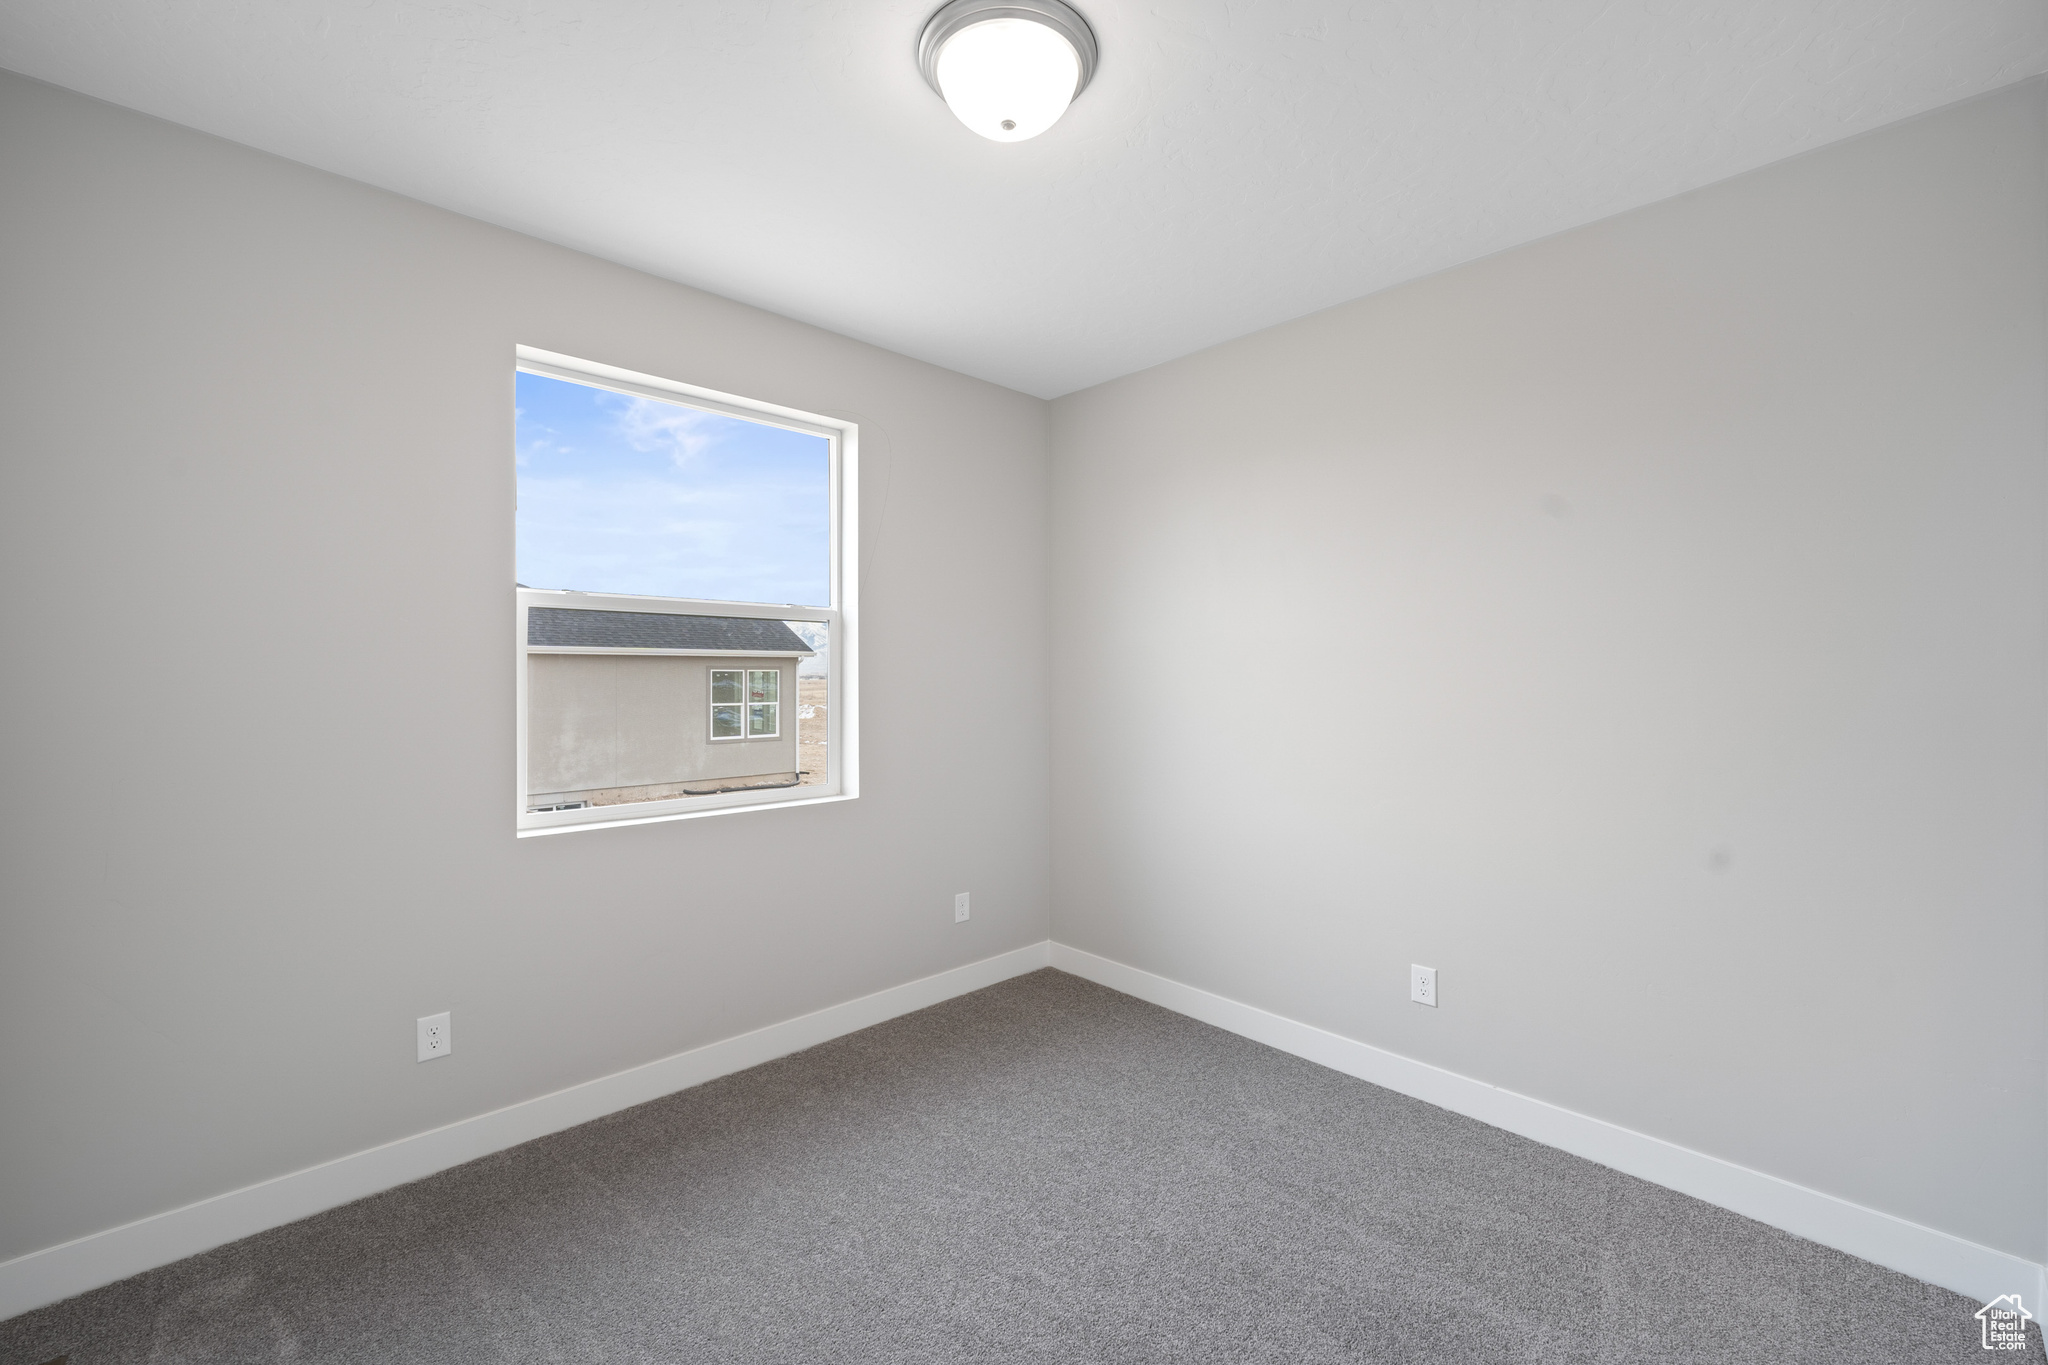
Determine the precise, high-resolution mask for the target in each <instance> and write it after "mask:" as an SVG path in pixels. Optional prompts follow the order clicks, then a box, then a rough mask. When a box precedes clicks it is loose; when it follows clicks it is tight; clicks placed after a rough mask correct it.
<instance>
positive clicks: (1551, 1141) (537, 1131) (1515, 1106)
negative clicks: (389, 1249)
mask: <svg viewBox="0 0 2048 1365" xmlns="http://www.w3.org/2000/svg"><path fill="white" fill-rule="evenodd" d="M1047 965H1050V966H1054V967H1058V968H1059V969H1061V970H1062V971H1067V972H1072V973H1073V974H1074V975H1076V976H1080V977H1085V978H1087V979H1088V980H1090V981H1094V982H1097V983H1099V984H1101V985H1104V986H1108V987H1109V988H1111V989H1112V990H1118V991H1122V992H1123V993H1124V994H1126V995H1132V996H1136V997H1137V998H1138V999H1140V1000H1147V1001H1150V1002H1151V1003H1153V1004H1155V1005H1161V1006H1164V1007H1165V1008H1167V1009H1170V1010H1173V1011H1175V1012H1176V1013H1179V1014H1185V1015H1187V1016H1189V1017H1190V1018H1194V1019H1199V1020H1201V1021H1202V1022H1204V1023H1207V1024H1214V1025H1216V1026H1217V1027H1218V1028H1223V1029H1228V1030H1229V1031H1230V1032H1232V1033H1236V1034H1240V1035H1242V1036H1244V1037H1246V1038H1251V1039H1254V1040H1255V1041H1258V1042H1261V1043H1264V1044H1266V1045H1267V1046H1269V1047H1275V1048H1278V1049H1280V1050H1281V1051H1282V1052H1289V1053H1292V1054H1294V1055H1295V1056H1297V1057H1303V1058H1306V1059H1308V1060H1309V1061H1312V1062H1316V1063H1318V1064H1320V1065H1323V1066H1327V1067H1329V1068H1331V1069H1332V1070H1335V1071H1341V1072H1343V1073H1345V1074H1346V1075H1350V1076H1356V1077H1358V1078H1359V1079H1361V1080H1366V1081H1370V1082H1372V1083H1373V1084H1375V1085H1382V1086H1385V1087H1386V1088H1387V1089H1389V1090H1396V1091H1399V1092H1400V1093H1402V1094H1404V1095H1412V1096H1414V1097H1415V1098H1416V1099H1419V1100H1425V1101H1427V1102H1428V1103H1430V1104H1434V1105H1437V1106H1439V1107H1440V1108H1444V1109H1449V1110H1451V1111H1452V1112H1454V1113H1459V1114H1465V1115H1468V1116H1470V1117H1472V1118H1476V1119H1479V1120H1481V1121H1482V1122H1485V1123H1490V1124H1492V1125H1494V1126H1495V1127H1497V1128H1504V1129H1506V1130H1507V1131H1509V1132H1511V1133H1519V1134H1521V1135H1522V1136H1523V1137H1527V1138H1532V1139H1534V1140H1535V1141H1537V1142H1541V1143H1544V1144H1546V1145H1548V1146H1551V1147H1556V1148H1559V1149H1560V1150H1563V1151H1567V1152H1571V1153H1572V1154H1574V1155H1576V1156H1582V1157H1585V1158H1587V1159H1588V1160H1590V1161H1597V1162H1599V1163H1600V1164H1601V1165H1603V1166H1608V1167H1611V1168H1613V1169H1614V1170H1617V1171H1621V1172H1624V1173H1626V1174H1628V1175H1633V1176H1636V1177H1639V1178H1640V1179H1643V1180H1648V1181H1650V1182H1652V1183H1654V1184H1658V1185H1662V1186H1665V1187H1666V1188H1668V1189H1674V1190H1678V1191H1680V1192H1681V1193H1684V1194H1689V1195H1692V1196H1694V1197H1695V1198H1698V1199H1704V1200H1706V1201H1707V1202H1708V1203H1710V1204H1718V1205H1720V1206H1721V1207H1722V1208H1725V1209H1730V1210H1733V1211H1734V1212H1736V1213H1739V1214H1742V1215H1744V1216H1745V1217H1749V1218H1754V1219H1756V1220H1757V1221H1758V1222H1761V1223H1768V1224H1770V1225H1771V1226H1772V1227H1777V1228H1782V1229H1784V1230H1785V1231H1787V1232H1790V1233H1793V1234H1795V1235H1797V1236H1800V1237H1805V1238H1807V1239H1809V1240H1811V1241H1815V1242H1819V1243H1821V1244H1822V1245H1823V1246H1830V1247H1833V1248H1835V1249H1836V1250H1837V1251H1844V1252H1847V1253H1848V1254H1849V1255H1851V1256H1859V1257H1861V1258H1863V1259H1864V1260H1867V1261H1874V1262H1876V1263H1877V1264H1879V1265H1882V1266H1886V1267H1888V1268H1890V1269H1892V1270H1897V1271H1900V1272H1901V1273H1903V1274H1907V1275H1912V1276H1914V1277H1915V1278H1918V1279H1922V1280H1926V1281H1928V1282H1929V1283H1932V1284H1938V1285H1940V1286H1942V1287H1943V1288H1945V1289H1952V1290H1954V1291H1956V1292H1957V1293H1960V1294H1964V1295H1967V1296H1968V1297H1970V1298H1973V1299H1975V1300H1977V1301H1978V1302H1980V1303H1988V1302H1990V1301H1991V1300H1992V1299H1994V1298H1996V1297H1997V1296H1999V1295H2000V1294H2013V1293H2017V1294H2022V1295H2024V1296H2026V1298H2027V1299H2029V1300H2030V1301H2031V1302H2032V1303H2033V1304H2035V1305H2036V1306H2038V1305H2040V1304H2041V1303H2042V1302H2043V1301H2044V1299H2048V1283H2044V1268H2043V1267H2042V1266H2040V1265H2037V1264H2035V1263H2034V1262H2032V1261H2028V1260H2025V1259H2023V1258H2021V1257H2018V1256H2013V1255H2010V1254H2008V1253H2006V1252H2002V1251H1996V1250H1994V1249H1992V1248H1990V1247H1986V1246H1980V1245H1978V1244H1977V1243H1975V1242H1968V1241H1965V1240H1963V1239H1962V1238H1960V1237H1954V1236H1951V1235H1949V1234H1948V1233H1945V1232H1939V1231H1936V1230H1935V1229H1933V1228H1929V1227H1922V1226H1921V1225H1919V1224H1917V1223H1910V1222H1907V1221H1906V1220H1904V1219H1902V1218H1895V1217H1893V1216H1892V1215H1890V1214H1887V1213H1880V1212H1878V1211H1877V1210H1875V1209H1869V1208H1865V1207H1863V1206H1862V1205H1860V1204H1853V1203H1850V1202H1849V1201H1848V1200H1846V1199H1838V1198H1836V1197H1835V1196H1833V1195H1829V1194H1822V1193H1821V1192H1820V1191H1818V1190H1811V1189H1807V1188H1806V1187H1805V1186H1803V1185H1795V1184H1793V1183H1791V1182H1790V1181H1786V1180H1780V1179H1778V1178H1777V1177H1776V1176H1771V1175H1765V1174H1764V1173H1763V1172H1761V1171H1753V1170H1750V1169H1749V1168H1748V1167H1745V1166H1738V1165H1736V1164H1734V1163H1733V1162H1729V1161H1723V1160H1721V1159H1720V1158H1719V1157H1712V1156H1708V1155H1706V1154H1705V1153H1702V1152H1695V1151H1693V1150H1691V1149H1690V1148H1686V1147H1680V1146H1678V1145H1677V1144H1675V1143H1671V1142H1666V1141H1664V1140H1663V1139H1661V1138H1654V1137H1650V1136H1647V1135H1646V1134H1643V1133H1638V1132H1634V1131H1632V1130H1630V1129H1627V1128H1622V1127H1619V1126H1617V1125H1615V1124H1611V1123H1607V1122H1605V1121H1603V1120H1601V1119H1596V1118H1590V1117H1588V1116H1586V1115H1584V1114H1579V1113H1574V1112H1573V1111H1571V1110H1569V1109H1561V1108H1559V1107H1558V1106H1556V1105H1553V1104H1546V1103H1545V1102H1544V1101H1542V1100H1537V1099H1531V1098H1530V1097H1529V1096H1527V1095H1519V1094H1516V1093H1514V1092H1513V1091H1510V1090H1503V1089H1501V1088H1500V1087H1498V1086H1494V1085H1489V1084H1487V1083H1486V1082H1484V1081H1477V1080H1473V1079H1472V1078H1470V1077H1468V1076H1460V1075H1458V1074H1457V1073H1455V1072H1451V1071H1445V1070H1443V1069H1442V1068H1441V1067H1435V1066H1431V1065H1429V1064H1428V1063H1426V1062H1418V1061H1415V1060H1413V1059H1411V1058H1408V1057H1402V1056H1400V1055H1398V1054H1396V1053H1392V1052H1388V1051H1386V1050H1385V1049H1382V1048H1377V1047H1374V1046H1372V1045H1371V1044H1369V1043H1361V1042H1358V1041H1357V1040H1355V1039H1351V1038H1346V1037H1343V1036H1341V1035H1339V1034H1335V1033H1331V1032H1329V1031H1328V1030H1326V1029H1320V1028H1317V1027H1315V1026H1314V1025H1311V1024H1304V1023H1301V1022H1299V1021H1297V1020H1293V1019H1289V1018H1286V1017H1285V1016H1283V1015H1278V1014H1273V1013H1271V1012H1269V1011H1267V1010H1262V1009H1259V1008H1257V1007H1256V1006H1252V1005H1246V1004H1242V1003H1240V1002H1239V1001H1235V1000H1231V999H1228V998H1226V997H1224V996H1220V995H1216V994H1214V993H1212V992H1209V991H1205V990H1201V989H1199V988H1197V987H1194V986H1188V985H1183V984H1182V983H1180V982H1178V981H1173V980H1170V979H1168V978H1166V977H1163V976H1157V975H1154V974H1153V973H1151V972H1147V971H1143V970H1140V969H1139V968H1136V967H1129V966H1126V965H1124V964H1123V963H1121V962H1114V961H1111V960H1110V959H1109V958H1106V957H1098V956H1096V955H1095V954H1093V953H1088V952H1083V951H1082V950H1080V949H1078V948H1070V947H1068V946H1066V945H1065V944H1061V943H1035V944H1031V945H1029V946H1027V947H1023V948H1018V949H1016V950H1014V951H1012V952H1008V953H1003V954H1001V955H999V956H996V957H991V958H986V959H984V960H982V961H980V962H972V963H969V964H967V965H966V966H964V967H956V968H954V969H952V970H951V971H946V972H940V973H939V974H937V975H936V976H928V977H924V978H923V979H921V980H917V981H911V982H907V983H905V984H903V985H901V986H892V987H890V988H889V989H888V990H884V991H877V992H876V993H875V994H873V995H867V996H862V997H861V998H860V999H858V1000H849V1001H847V1002H846V1003H844V1004H840V1005H833V1006H831V1007H829V1008H827V1009H822V1010H818V1011H817V1012H815V1013H812V1014H806V1015H802V1016H800V1017H798V1018H795V1019H789V1020H785V1021H783V1022H782V1023H779V1024H771V1025H769V1026H768V1027H766V1028H762V1029H756V1030H755V1031H753V1032H752V1033H743V1034H740V1035H739V1036H738V1037H735V1038H727V1039H724V1040H722V1041H720V1042H716V1043H709V1044H706V1045H705V1046H703V1047H700V1048H694V1049H692V1050H691V1051H689V1052H679V1053H677V1054H676V1055H675V1056H673V1057H664V1058H662V1059H661V1060H659V1061H654V1062H649V1063H647V1064H646V1065H644V1066H637V1067H634V1068H632V1069H631V1070H627V1071H621V1072H618V1073H616V1074H614V1075H610V1076H604V1077H600V1078H599V1079H597V1080H593V1081H586V1082H584V1083H583V1084H581V1085H575V1086H571V1087H569V1088H568V1089H566V1090H557V1091H555V1092H554V1093H553V1094H549V1095H542V1096H539V1097H538V1098H535V1099H531V1100H525V1101H522V1102H521V1103H518V1104H513V1105H508V1106H506V1107H505V1108H503V1109H497V1110H493V1111H492V1112H490V1113H488V1114H479V1115H477V1116H476V1117H474V1118H469V1119H463V1120H461V1121H460V1122H457V1123H451V1124H448V1125H447V1126H445V1127H442V1128H436V1129H432V1130H430V1131H428V1132H425V1133H419V1134H415V1135H414V1136H412V1137H408V1138H401V1139H399V1140H398V1141H396V1142H389V1143H386V1144H384V1145H383V1146H381V1147H373V1148H370V1149H369V1150H368V1151H363V1152H357V1153H354V1154H353V1155H350V1156H345V1157H340V1158H338V1159H336V1160H334V1161H329V1162H325V1163H323V1164H321V1165H318V1166H311V1167H308V1168H307V1169H305V1170H302V1171H294V1172H292V1173H291V1174H289V1175H282V1176H278V1177H277V1178H276V1179H273V1180H266V1181H263V1182H262V1183H260V1184H256V1185H250V1186H247V1187H246V1188H243V1189H239V1190H231V1191H229V1192H228V1193H226V1194H222V1195H216V1196H215V1197H213V1198H211V1199H205V1200H201V1201H200V1202H198V1203H196V1204H188V1205H186V1206H185V1207H183V1208H178V1209H172V1210H170V1211H168V1212H165V1213H160V1214H155V1215H153V1216H151V1217H148V1218H143V1219H138V1220H137V1221H135V1222H133V1223H127V1224H124V1225H122V1226H120V1227H116V1228H109V1229H107V1230H106V1231H104V1232H97V1233H93V1234H92V1235H90V1236H87V1237H81V1238H79V1239H77V1240H76V1241H72V1242H66V1243H63V1244H62V1245H60V1246H54V1247H48V1248H46V1249H44V1250H42V1251H36V1252H31V1253H29V1254H28V1255H26V1256H21V1257H17V1258H16V1259H14V1260H12V1261H7V1262H4V1263H0V1319H6V1318H10V1317H13V1316H15V1315H16V1314H18V1313H25V1312H28V1311H29V1310H30V1309H32V1308H39V1307H41V1306H43V1305H44V1304H48V1303H55V1302H57V1301H58V1300H60V1299H67V1298H70V1297H71V1296H72V1295H74V1294H82V1293H84V1292H85V1291H87V1290H88V1289H96V1288H98V1287H99V1286H100V1285H103V1284H110V1283H112V1282H113V1281H115V1280H119V1279H123V1278H125V1277H127V1276H129V1275H134V1274H138V1273H140V1272H142V1271H144V1270H150V1269H153V1268H155V1267H156V1266H160V1265H167V1264H169V1263H170V1262H172V1261H176V1260H180V1259H182V1258H184V1257H186V1256H191V1255H195V1254H197V1253H199V1252H201V1251H207V1250H210V1249H211V1248H213V1247H216V1246H220V1245H222V1244H223V1243H226V1242H232V1241H234V1240H236V1239H237V1238H241V1237H247V1236H250V1235H251V1234H253V1233H257V1232H262V1231H264V1230H266V1229H269V1228H274V1227H278V1226H281V1225H283V1224H285V1223H289V1222H293V1221H295V1220H297V1219H300V1218H305V1217H307V1216H309V1215H311V1214H315V1213H319V1212H320V1211H322V1210H323V1209H330V1208H334V1207H336V1206H337V1205H340V1204H346V1203H348V1202H350V1201H351V1200H355V1199H361V1198H363V1197H365V1196H367V1195H372V1194H377V1193H379V1192H381V1191H383V1190H388V1189H391V1188H393V1187H394V1186H398V1185H403V1184H405V1183H406V1182H408V1181H412V1180H418V1179H420V1178H422V1177H424V1176H429V1175H432V1174H434V1173H435V1172H436V1171H443V1170H447V1169H448V1168H449V1167H451V1166H459V1165H461V1164H462V1163H463V1162H465V1161H473V1160H475V1159H476V1158H478V1157H480V1156H488V1155H490V1154H491V1153H492V1152H498V1151H503V1150H504V1149H505V1148H507V1147H513V1146H517V1145H518V1144H519V1143H522V1142H527V1141H531V1140H532V1139H534V1138H537V1137H545V1136H546V1135H547V1134H549V1133H556V1132H560V1131H561V1130H562V1129H564V1128H573V1127H575V1126H576V1125H577V1124H579V1123H587V1122H589V1121H590V1120H591V1119H594V1118H602V1117H603V1116H604V1115H606V1114H611V1113H616V1112H617V1111H619V1110H621V1109H627V1108H630V1107H632V1106H633V1105H636V1104H644V1103H646V1102H647V1101H648V1100H653V1099H659V1098H661V1097H662V1096H663V1095H669V1094H673V1093H675V1092H676V1091H678V1090H685V1089H688V1088H689V1087H691V1086H693V1085H702V1084H703V1083H704V1082H706V1081H709V1080H714V1079H716V1078H717V1077H720V1076H725V1075H729V1074H731V1073H732V1072H735V1071H743V1070H745V1069H746V1068H747V1067H750V1066H758V1065H760V1064H761V1063H762V1062H767V1061H772V1060H774V1059H775V1058H777V1057H783V1056H787V1055H788V1054H790V1053H792V1052H798V1051H801V1050H803V1049H804V1048H807V1047H815V1046H816V1045H817V1044H819V1043H823V1042H827V1041H829V1040H831V1039H833V1038H837V1037H840V1036H841V1035H843V1034H847V1033H852V1032H854V1031H855V1030H857V1029H863V1028H867V1027H868V1026H869V1025H872V1024H879V1023H881V1022H883V1021H884V1020H887V1019H893V1018H895V1017H896V1016H897V1015H900V1014H908V1013H909V1012H911V1011H912V1010H918V1009H923V1008H924V1007H925V1006H927V1005H935V1004H937V1003H939V1002H940V1001H941V1000H949V999H951V998H952V997H954V996H956V995H964V994H966V993H967V992H969V991H974V990H979V989H981V988H982V987H983V986H991V985H994V984H995V983H996V982H998V981H1003V980H1006V979H1008V978H1010V977H1013V976H1019V975H1021V974H1023V973H1025V972H1028V971H1033V970H1035V969H1037V968H1039V967H1044V966H1047Z"/></svg>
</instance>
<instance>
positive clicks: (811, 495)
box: [514, 348, 855, 834]
mask: <svg viewBox="0 0 2048 1365" xmlns="http://www.w3.org/2000/svg"><path fill="white" fill-rule="evenodd" d="M517 381H518V382H517V398H516V402H515V456H516V465H517V478H518V488H519V503H518V523H517V544H518V583H517V587H516V590H515V594H514V595H515V600H516V603H517V611H516V613H515V614H516V617H517V622H518V628H517V646H516V648H517V656H518V669H517V694H518V723H519V729H518V769H519V800H518V807H517V821H518V826H519V832H520V833H521V834H536V833H547V832H551V831H556V830H564V829H574V828H583V827H592V826H599V825H607V824H617V823H622V822H628V821H631V822H642V821H647V820H660V819H675V818H682V817H686V816H692V815H699V814H705V813H709V812H712V811H723V810H730V809H734V808H738V807H749V806H752V807H759V806H772V805H782V804H788V803H790V802H792V801H816V800H821V799H831V798H843V797H849V796H852V795H853V794H854V791H855V786H854V756H855V743H854V725H853V717H852V715H851V713H850V707H849V705H848V701H849V699H850V697H851V696H852V687H851V660H852V653H853V649H852V646H853V630H852V610H851V607H852V595H853V594H852V584H851V574H850V565H851V563H852V558H851V555H850V552H849V550H848V542H849V541H850V538H851V526H852V521H851V517H852V513H851V508H850V504H851V501H852V479H851V472H852V467H853V454H854V437H855V429H854V427H853V426H852V425H851V424H850V423H844V422H838V421H834V420H832V419H829V418H824V417H820V416H817V415H815V414H810V413H801V412H795V411H792V410H790V409H786V408H779V407H774V406H771V405H769V404H765V403H759V402H754V401H751V400H747V399H741V398H736V397H734V396H732V395H730V394H715V393H711V392H708V391H706V390H702V389H696V388H692V387H690V386H688V385H685V384H682V383H679V382H676V381H672V380H667V379H660V378H656V377H653V376H649V375H644V374H633V373H629V372H627V371H624V370H615V369H612V368H610V367H606V366H601V365H596V364H592V363H591V362H587V361H580V360H573V359H571V358H569V357H565V356H556V355H550V354H548V353H545V352H539V351H532V350H528V349H526V348H521V349H520V352H519V357H518V366H517ZM786 704H787V705H786ZM786 709H787V711H788V712H789V714H788V715H787V716H786V715H785V710H786ZM785 720H789V721H790V722H792V723H790V724H785V723H784V722H785Z"/></svg>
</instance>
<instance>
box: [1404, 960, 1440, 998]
mask: <svg viewBox="0 0 2048 1365" xmlns="http://www.w3.org/2000/svg"><path fill="white" fill-rule="evenodd" d="M1408 998H1409V999H1410V1000H1413V1001H1414V1002H1415V1003H1416V1004H1418V1005H1427V1006H1429V1007H1430V1008H1431V1009H1435V1008H1436V968H1434V967H1425V966H1423V965H1422V964H1421V963H1419V962H1415V963H1410V964H1409V966H1408Z"/></svg>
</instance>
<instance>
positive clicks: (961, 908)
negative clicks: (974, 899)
mask: <svg viewBox="0 0 2048 1365" xmlns="http://www.w3.org/2000/svg"><path fill="white" fill-rule="evenodd" d="M966 918H967V893H966V892H965V891H962V892H961V893H960V894H959V895H957V896H955V897H953V923H955V924H958V923H960V922H961V921H962V920H964V919H966Z"/></svg>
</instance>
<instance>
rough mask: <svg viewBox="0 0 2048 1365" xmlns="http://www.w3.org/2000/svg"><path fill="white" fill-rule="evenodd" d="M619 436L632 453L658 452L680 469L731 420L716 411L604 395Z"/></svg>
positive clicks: (623, 395) (621, 395)
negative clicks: (623, 438)
mask: <svg viewBox="0 0 2048 1365" xmlns="http://www.w3.org/2000/svg"><path fill="white" fill-rule="evenodd" d="M607 398H608V402H607V406H610V407H611V408H612V409H613V420H614V421H615V422H616V423H617V425H618V429H619V434H620V435H621V436H623V437H625V438H626V440H627V442H628V443H629V444H631V445H632V447H633V449H635V450H648V451H660V452H662V453H664V454H666V455H667V456H668V457H669V459H670V460H671V461H672V462H673V463H674V464H675V466H676V468H678V469H681V468H683V467H684V466H685V465H687V464H688V462H689V461H690V459H691V458H692V457H694V456H697V455H701V454H703V453H704V451H705V450H707V449H709V448H710V446H711V445H712V443H713V442H715V441H716V440H717V439H718V438H719V437H720V436H721V435H723V434H724V432H723V431H722V430H721V429H722V428H723V427H725V426H726V425H727V424H728V423H730V422H731V421H732V419H731V418H729V417H725V416H723V415H721V414H719V413H715V412H704V411H702V410H700V409H697V408H684V407H678V406H677V405H675V404H674V403H663V402H661V401H660V400H658V399H653V398H641V397H638V396H635V395H628V394H618V395H607Z"/></svg>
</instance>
